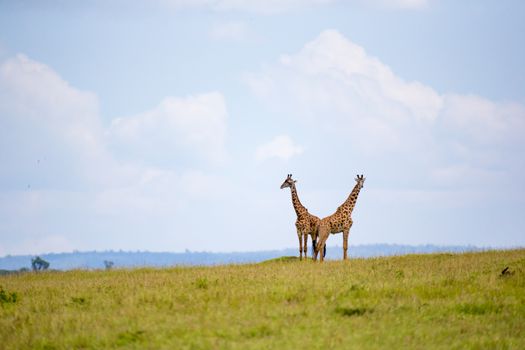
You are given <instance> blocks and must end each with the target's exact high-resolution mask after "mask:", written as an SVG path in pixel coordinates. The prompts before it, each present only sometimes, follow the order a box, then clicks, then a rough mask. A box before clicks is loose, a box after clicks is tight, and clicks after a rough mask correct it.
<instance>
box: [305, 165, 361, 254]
mask: <svg viewBox="0 0 525 350" xmlns="http://www.w3.org/2000/svg"><path fill="white" fill-rule="evenodd" d="M355 181H356V182H357V183H356V184H355V186H354V189H353V190H352V193H350V195H349V196H348V198H347V199H346V201H345V202H344V203H343V204H341V205H340V206H339V208H337V210H336V211H335V213H333V214H332V215H330V216H327V217H325V218H323V219H322V220H321V222H320V223H319V241H318V242H317V246H316V247H315V249H314V260H317V254H318V253H319V250H320V249H321V248H323V249H325V247H326V240H327V239H328V236H329V235H330V233H332V234H334V233H339V232H342V233H343V259H345V260H346V258H347V250H348V235H349V234H350V227H352V224H353V221H352V217H351V215H352V211H353V210H354V207H355V203H356V201H357V196H359V191H361V189H362V188H363V185H364V183H365V177H364V176H363V175H361V176H359V175H357V177H356V178H355ZM323 255H324V254H321V257H320V260H321V261H323V260H324V256H323Z"/></svg>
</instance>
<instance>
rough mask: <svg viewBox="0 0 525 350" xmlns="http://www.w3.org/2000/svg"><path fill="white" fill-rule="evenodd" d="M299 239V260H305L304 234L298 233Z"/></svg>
mask: <svg viewBox="0 0 525 350" xmlns="http://www.w3.org/2000/svg"><path fill="white" fill-rule="evenodd" d="M297 237H298V238H299V260H303V234H302V233H301V232H300V231H298V232H297Z"/></svg>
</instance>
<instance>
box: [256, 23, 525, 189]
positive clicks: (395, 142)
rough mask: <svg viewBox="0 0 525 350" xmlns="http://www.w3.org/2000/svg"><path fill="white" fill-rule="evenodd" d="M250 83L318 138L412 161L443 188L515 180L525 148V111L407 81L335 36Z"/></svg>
mask: <svg viewBox="0 0 525 350" xmlns="http://www.w3.org/2000/svg"><path fill="white" fill-rule="evenodd" d="M246 81H247V83H248V85H249V86H250V87H251V88H252V90H253V92H254V93H255V94H256V95H258V96H259V97H260V98H261V99H263V100H265V101H267V102H268V103H269V104H271V105H272V106H273V107H272V108H274V109H277V110H280V111H283V113H285V114H287V115H292V116H295V118H297V119H299V120H301V121H302V122H303V123H304V125H307V126H309V127H312V128H315V129H316V133H317V135H318V137H317V139H334V138H335V139H341V140H345V142H346V148H345V150H346V151H347V152H354V153H353V154H356V153H357V154H361V155H366V156H373V157H374V159H376V160H378V161H382V162H385V163H386V162H389V163H395V162H396V159H397V160H398V161H399V163H400V164H403V163H407V161H406V159H410V162H411V163H413V166H415V167H418V169H417V170H418V171H417V172H414V173H415V174H419V175H423V176H425V178H429V179H432V180H434V181H435V182H436V183H444V184H451V179H459V178H460V177H461V175H464V176H465V177H468V176H472V177H475V178H482V179H485V183H488V182H489V181H491V180H492V179H494V178H496V176H498V175H501V174H502V172H501V171H497V170H494V169H493V168H494V167H503V168H504V169H506V171H505V172H503V175H504V176H508V175H509V172H510V171H511V169H512V168H515V165H514V163H515V162H516V160H517V158H518V154H519V153H520V152H519V150H523V149H524V148H525V144H524V141H525V140H524V139H523V137H522V135H523V134H524V133H525V108H524V106H522V105H520V104H517V103H501V102H495V101H491V100H489V99H486V98H483V97H480V96H473V95H460V94H439V93H437V92H436V91H435V90H434V89H432V88H431V87H429V86H427V85H424V84H423V83H420V82H417V81H412V82H410V81H405V80H403V79H402V78H401V77H399V76H397V75H396V74H395V73H394V72H392V70H391V69H390V68H389V67H388V66H387V65H386V64H384V63H383V62H381V61H380V60H379V59H377V58H375V57H372V56H370V55H369V54H367V53H366V51H365V50H364V49H363V48H362V47H360V46H359V45H357V44H355V43H353V42H352V41H350V40H348V39H347V38H345V37H344V36H343V35H341V34H340V33H339V32H337V31H334V30H327V31H324V32H322V33H321V34H320V35H319V36H318V37H317V38H315V39H314V40H313V41H311V42H309V43H307V44H306V45H305V46H304V47H303V48H302V49H301V50H300V51H299V52H298V53H295V54H292V55H283V56H282V57H281V58H280V60H279V62H278V63H276V64H274V65H271V66H267V67H265V68H263V69H262V71H261V72H259V73H256V74H250V75H248V76H247V78H246ZM314 147H322V145H315V146H314ZM522 163H523V162H520V164H522ZM412 170H414V169H412ZM475 182H476V183H478V184H479V182H477V181H475ZM460 183H462V184H465V181H460Z"/></svg>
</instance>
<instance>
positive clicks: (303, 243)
mask: <svg viewBox="0 0 525 350" xmlns="http://www.w3.org/2000/svg"><path fill="white" fill-rule="evenodd" d="M296 182H297V181H295V180H293V179H292V174H288V176H287V177H286V180H284V182H283V184H282V185H281V190H282V189H283V188H286V187H290V190H291V193H292V205H293V208H294V209H295V213H296V214H297V220H296V221H295V227H296V228H297V237H298V238H299V258H300V259H301V260H302V259H303V253H304V257H305V258H306V257H307V246H308V235H311V236H312V246H313V247H314V248H315V245H316V240H317V236H318V230H319V221H320V219H319V218H318V217H317V216H315V215H312V214H310V213H309V212H308V209H306V208H305V207H304V206H303V205H302V204H301V201H300V200H299V196H298V195H297V189H296V188H295V183H296ZM314 250H315V249H314Z"/></svg>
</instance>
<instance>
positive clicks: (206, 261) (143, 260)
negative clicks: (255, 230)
mask: <svg viewBox="0 0 525 350" xmlns="http://www.w3.org/2000/svg"><path fill="white" fill-rule="evenodd" d="M476 250H480V249H479V248H477V247H474V246H436V245H430V244H428V245H416V246H412V245H400V244H369V245H356V246H350V247H349V249H348V254H349V256H351V257H362V258H367V257H375V256H389V255H402V254H414V253H436V252H466V251H476ZM342 251H343V248H341V247H337V246H336V247H329V248H328V250H327V255H326V256H327V258H328V259H340V258H341V257H342ZM298 253H299V252H298V249H295V248H293V249H292V248H289V249H282V250H266V251H255V252H229V253H213V252H192V251H188V250H187V251H185V252H181V253H171V252H147V251H137V252H126V251H102V252H97V251H92V252H72V253H52V254H42V255H40V256H41V257H42V258H43V259H44V260H46V261H48V262H49V263H50V266H51V268H52V269H58V270H70V269H101V268H104V261H112V262H113V263H114V267H139V266H140V267H146V266H150V267H166V266H174V265H219V264H246V263H256V262H261V261H264V260H268V259H275V258H279V257H281V256H297V255H298ZM309 254H310V252H309ZM33 257H34V256H32V255H8V256H5V257H0V269H4V270H19V269H21V268H24V267H25V268H27V267H30V266H31V259H32V258H33Z"/></svg>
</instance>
